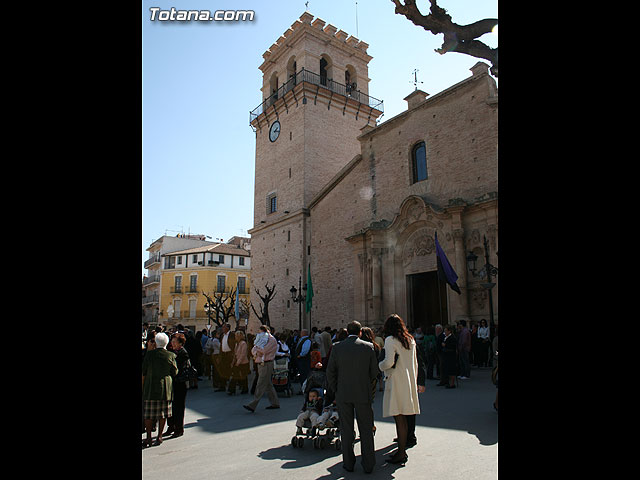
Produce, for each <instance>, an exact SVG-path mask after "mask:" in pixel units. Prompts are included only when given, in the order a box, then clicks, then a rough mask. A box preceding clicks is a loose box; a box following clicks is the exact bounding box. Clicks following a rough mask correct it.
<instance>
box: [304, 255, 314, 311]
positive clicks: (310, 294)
mask: <svg viewBox="0 0 640 480" xmlns="http://www.w3.org/2000/svg"><path fill="white" fill-rule="evenodd" d="M312 299H313V285H312V284H311V264H309V273H308V275H307V302H306V303H307V312H310V311H311V305H312Z"/></svg>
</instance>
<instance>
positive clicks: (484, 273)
mask: <svg viewBox="0 0 640 480" xmlns="http://www.w3.org/2000/svg"><path fill="white" fill-rule="evenodd" d="M482 245H483V247H484V266H483V267H482V269H480V271H476V261H477V260H478V256H477V255H476V254H475V253H473V252H469V254H468V255H467V268H468V269H469V271H470V272H471V274H472V275H473V276H474V277H480V278H482V279H484V278H485V277H486V280H487V281H486V282H483V283H481V284H480V285H481V286H482V288H485V289H486V290H487V291H488V293H489V326H490V327H491V328H492V329H493V328H494V322H493V296H492V294H491V289H492V288H493V287H495V285H496V284H495V282H492V281H491V276H492V275H493V276H496V275H498V269H497V268H496V267H494V266H493V265H491V263H489V242H487V237H486V235H483V242H482ZM497 254H498V253H497V252H496V255H497Z"/></svg>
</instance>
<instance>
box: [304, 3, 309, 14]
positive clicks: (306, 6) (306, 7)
mask: <svg viewBox="0 0 640 480" xmlns="http://www.w3.org/2000/svg"><path fill="white" fill-rule="evenodd" d="M304 6H305V11H307V12H308V11H309V0H307V1H306V2H304Z"/></svg>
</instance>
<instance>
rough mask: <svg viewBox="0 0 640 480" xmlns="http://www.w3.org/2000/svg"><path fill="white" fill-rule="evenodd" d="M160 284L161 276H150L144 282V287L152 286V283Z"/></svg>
mask: <svg viewBox="0 0 640 480" xmlns="http://www.w3.org/2000/svg"><path fill="white" fill-rule="evenodd" d="M159 282H160V275H149V276H148V277H146V278H144V279H143V280H142V285H143V286H147V285H151V284H152V283H159Z"/></svg>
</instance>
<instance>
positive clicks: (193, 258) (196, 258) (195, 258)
mask: <svg viewBox="0 0 640 480" xmlns="http://www.w3.org/2000/svg"><path fill="white" fill-rule="evenodd" d="M191 260H192V261H193V263H197V262H198V255H194V256H193V257H191Z"/></svg>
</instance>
